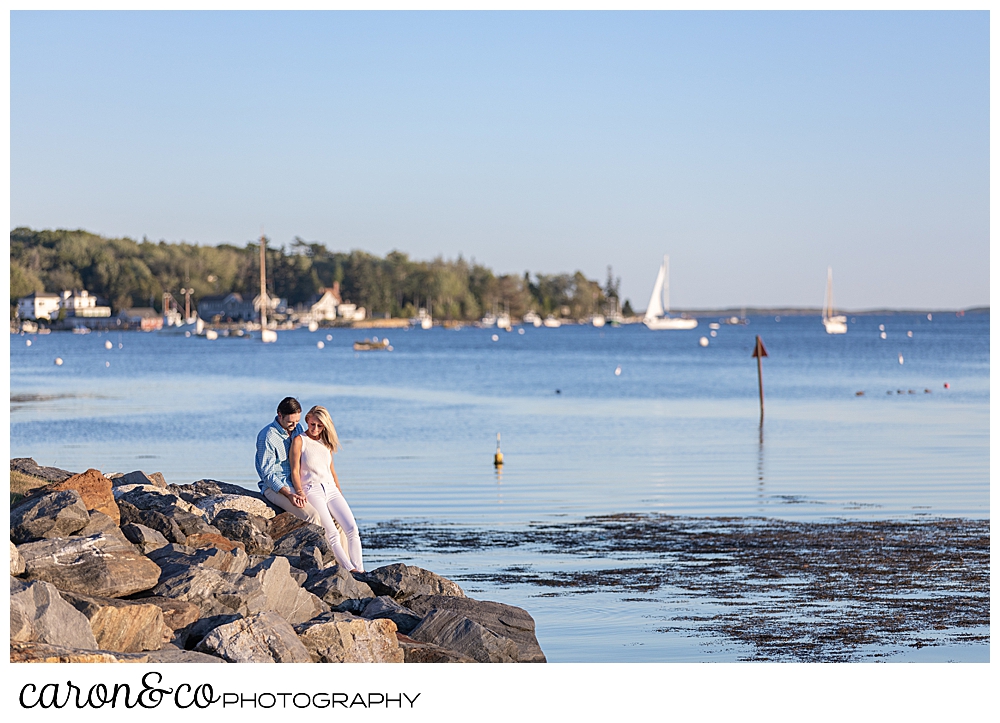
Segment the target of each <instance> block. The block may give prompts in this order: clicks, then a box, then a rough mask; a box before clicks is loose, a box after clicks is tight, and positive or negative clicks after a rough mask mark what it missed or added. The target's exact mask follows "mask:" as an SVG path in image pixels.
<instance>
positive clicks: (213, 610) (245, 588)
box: [152, 565, 267, 617]
mask: <svg viewBox="0 0 1000 723" xmlns="http://www.w3.org/2000/svg"><path fill="white" fill-rule="evenodd" d="M164 572H165V573H166V570H164ZM152 594H153V595H157V596H160V597H169V598H173V599H174V600H183V601H185V602H190V603H194V604H195V605H197V606H198V609H199V611H200V613H201V616H202V617H206V616H209V615H233V614H239V615H250V614H252V613H256V612H259V611H261V610H263V609H264V607H265V605H266V604H267V595H265V593H264V588H263V586H262V585H261V584H260V582H258V581H257V580H256V579H254V578H252V577H247V576H246V575H243V574H242V573H232V572H223V571H222V570H217V569H215V568H212V567H204V566H201V565H195V566H192V567H188V568H184V569H180V570H178V571H176V572H175V573H173V574H171V575H164V576H163V577H162V578H161V579H160V582H159V583H158V584H157V585H156V587H154V588H153V589H152Z"/></svg>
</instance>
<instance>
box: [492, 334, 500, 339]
mask: <svg viewBox="0 0 1000 723" xmlns="http://www.w3.org/2000/svg"><path fill="white" fill-rule="evenodd" d="M490 338H491V339H492V340H493V341H500V337H499V336H497V335H496V334H494V335H493V336H491V337H490Z"/></svg>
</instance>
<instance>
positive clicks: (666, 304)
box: [663, 256, 670, 314]
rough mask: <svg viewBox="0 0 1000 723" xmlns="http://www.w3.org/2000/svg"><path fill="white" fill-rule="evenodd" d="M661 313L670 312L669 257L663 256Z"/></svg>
mask: <svg viewBox="0 0 1000 723" xmlns="http://www.w3.org/2000/svg"><path fill="white" fill-rule="evenodd" d="M663 272H664V273H663V313H664V314H669V313H670V257H669V256H664V257H663Z"/></svg>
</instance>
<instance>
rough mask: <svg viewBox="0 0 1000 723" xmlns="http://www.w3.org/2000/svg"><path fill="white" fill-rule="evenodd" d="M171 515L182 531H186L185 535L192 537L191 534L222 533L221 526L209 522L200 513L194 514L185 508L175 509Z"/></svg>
mask: <svg viewBox="0 0 1000 723" xmlns="http://www.w3.org/2000/svg"><path fill="white" fill-rule="evenodd" d="M170 517H171V518H172V519H173V521H174V522H176V523H177V526H178V527H180V528H181V532H183V533H184V535H185V537H190V536H191V535H206V534H208V535H218V534H220V532H219V528H217V527H215V526H214V525H210V524H208V522H207V521H206V520H205V518H204V517H201V516H199V515H194V514H191V513H190V512H185V511H183V510H175V511H174V512H173V513H172V514H171V515H170Z"/></svg>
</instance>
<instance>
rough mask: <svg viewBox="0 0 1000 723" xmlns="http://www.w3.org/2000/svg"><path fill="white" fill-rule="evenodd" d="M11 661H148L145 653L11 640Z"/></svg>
mask: <svg viewBox="0 0 1000 723" xmlns="http://www.w3.org/2000/svg"><path fill="white" fill-rule="evenodd" d="M10 662H12V663H148V662H149V655H148V654H147V653H112V652H109V651H107V650H87V649H80V648H71V647H65V646H62V645H47V644H45V643H20V642H13V641H11V644H10Z"/></svg>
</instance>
